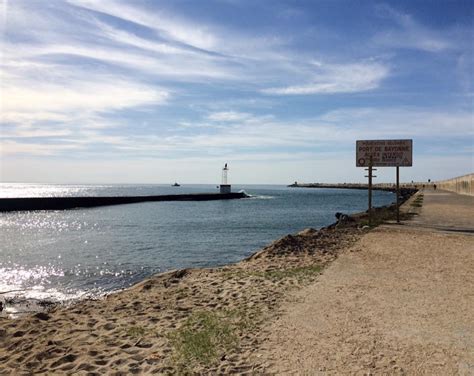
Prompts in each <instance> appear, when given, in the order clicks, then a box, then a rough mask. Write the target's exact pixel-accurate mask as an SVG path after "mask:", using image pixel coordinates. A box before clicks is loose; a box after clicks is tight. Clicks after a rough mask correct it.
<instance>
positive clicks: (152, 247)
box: [0, 183, 395, 301]
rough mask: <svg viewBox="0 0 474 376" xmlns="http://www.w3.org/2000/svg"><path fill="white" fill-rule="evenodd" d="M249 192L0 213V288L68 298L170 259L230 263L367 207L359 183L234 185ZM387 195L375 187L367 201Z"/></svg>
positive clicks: (379, 201) (64, 191) (59, 191)
mask: <svg viewBox="0 0 474 376" xmlns="http://www.w3.org/2000/svg"><path fill="white" fill-rule="evenodd" d="M232 188H233V191H241V190H244V191H245V192H246V193H247V194H249V195H251V198H248V199H240V200H223V201H202V202H189V201H186V202H183V201H178V202H144V203H138V204H127V205H117V206H106V207H98V208H87V209H74V210H64V211H32V212H11V213H0V293H3V294H2V295H1V296H4V297H5V296H7V294H4V293H5V292H6V291H14V292H11V293H10V294H9V295H10V296H11V295H16V296H18V297H21V298H26V299H40V300H52V301H67V300H71V299H77V298H81V297H95V296H98V295H101V294H103V293H105V292H110V291H114V290H118V289H122V288H125V287H129V286H131V285H132V284H134V283H137V282H139V281H141V280H143V279H145V278H146V277H149V276H151V275H152V274H155V273H159V272H164V271H167V270H170V269H176V268H187V267H209V266H219V265H224V264H229V263H234V262H237V261H239V260H242V259H243V258H245V257H247V256H249V255H251V254H252V253H254V252H255V251H257V250H259V249H260V248H262V247H263V246H265V245H267V244H269V243H270V242H272V241H274V240H276V239H278V238H280V237H282V236H284V235H286V234H289V233H295V232H298V231H300V230H303V229H305V228H308V227H313V228H321V227H324V226H327V225H329V224H331V223H333V222H335V216H334V214H335V213H336V212H344V213H355V212H360V211H363V210H366V207H367V192H366V191H363V190H344V189H307V188H288V187H285V186H277V185H234V186H233V187H232ZM217 191H218V190H217V189H216V186H215V185H183V186H181V187H171V186H166V185H45V184H6V183H2V184H0V197H46V196H49V197H51V196H114V195H159V194H179V193H198V192H217ZM394 200H395V195H394V194H393V193H390V192H381V191H375V192H374V197H373V203H374V206H381V205H387V204H390V203H392V202H393V201H394Z"/></svg>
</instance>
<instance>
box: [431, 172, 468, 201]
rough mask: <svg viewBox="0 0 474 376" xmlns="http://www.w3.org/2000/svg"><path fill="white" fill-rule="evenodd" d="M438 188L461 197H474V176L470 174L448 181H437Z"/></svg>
mask: <svg viewBox="0 0 474 376" xmlns="http://www.w3.org/2000/svg"><path fill="white" fill-rule="evenodd" d="M435 184H436V186H437V187H438V188H440V189H444V190H446V191H451V192H456V193H459V194H461V195H469V196H474V174H468V175H464V176H459V177H457V178H452V179H448V180H442V181H437V182H436V183H435Z"/></svg>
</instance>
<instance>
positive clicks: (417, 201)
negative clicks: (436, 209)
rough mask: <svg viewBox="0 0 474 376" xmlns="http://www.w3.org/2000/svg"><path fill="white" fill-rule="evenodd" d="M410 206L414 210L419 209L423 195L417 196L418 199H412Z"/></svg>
mask: <svg viewBox="0 0 474 376" xmlns="http://www.w3.org/2000/svg"><path fill="white" fill-rule="evenodd" d="M410 205H411V206H413V207H415V208H421V207H422V206H423V195H422V194H420V195H418V197H417V198H416V199H414V200H413V202H412V203H411V204H410Z"/></svg>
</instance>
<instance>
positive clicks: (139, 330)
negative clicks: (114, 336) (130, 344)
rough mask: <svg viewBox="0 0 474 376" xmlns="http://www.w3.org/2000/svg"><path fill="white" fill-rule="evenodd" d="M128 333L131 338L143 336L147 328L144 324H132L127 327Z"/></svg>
mask: <svg viewBox="0 0 474 376" xmlns="http://www.w3.org/2000/svg"><path fill="white" fill-rule="evenodd" d="M126 333H127V335H128V336H129V337H131V338H141V337H143V336H144V335H145V328H144V327H142V326H130V327H128V328H127V329H126Z"/></svg>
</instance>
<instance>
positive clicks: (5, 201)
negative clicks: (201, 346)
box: [0, 192, 248, 212]
mask: <svg viewBox="0 0 474 376" xmlns="http://www.w3.org/2000/svg"><path fill="white" fill-rule="evenodd" d="M245 197H248V196H247V195H246V194H245V193H243V192H235V193H191V194H180V195H160V196H113V197H24V198H0V212H9V211H24V210H65V209H74V208H92V207H95V206H108V205H122V204H135V203H139V202H147V201H211V200H234V199H239V198H245Z"/></svg>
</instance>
